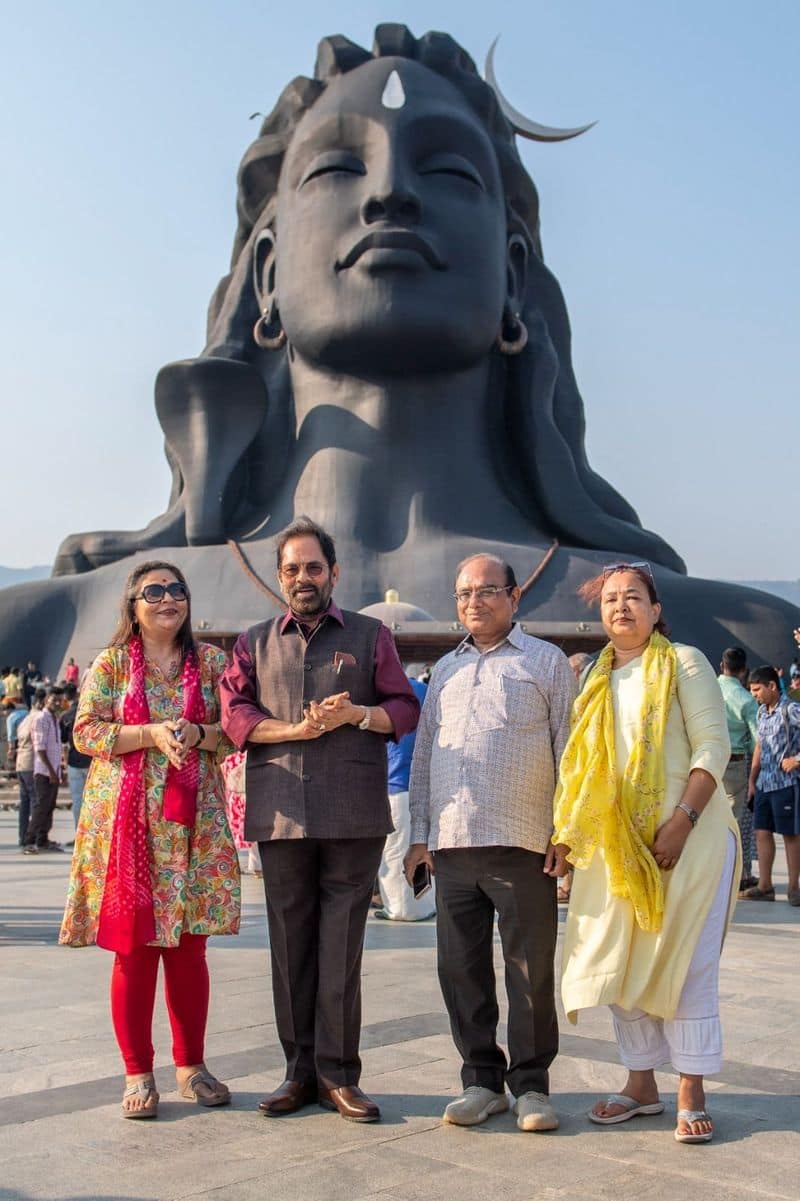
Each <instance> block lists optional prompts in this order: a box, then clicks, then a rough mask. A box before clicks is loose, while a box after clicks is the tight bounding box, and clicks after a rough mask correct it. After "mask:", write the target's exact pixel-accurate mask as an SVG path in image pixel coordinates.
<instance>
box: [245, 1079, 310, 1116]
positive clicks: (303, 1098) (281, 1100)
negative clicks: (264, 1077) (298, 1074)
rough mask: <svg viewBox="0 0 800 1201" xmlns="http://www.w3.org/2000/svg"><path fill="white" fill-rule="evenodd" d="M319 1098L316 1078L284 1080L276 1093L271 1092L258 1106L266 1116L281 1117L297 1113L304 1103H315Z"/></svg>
mask: <svg viewBox="0 0 800 1201" xmlns="http://www.w3.org/2000/svg"><path fill="white" fill-rule="evenodd" d="M317 1098H318V1091H317V1083H316V1081H315V1080H284V1082H283V1084H280V1085H278V1087H277V1088H276V1089H275V1092H274V1093H270V1094H269V1096H268V1097H265V1098H264V1100H263V1101H259V1103H258V1108H259V1110H260V1112H261V1113H263V1114H264V1116H265V1117H268V1118H280V1117H283V1115H284V1114H287V1113H296V1112H297V1110H298V1109H302V1108H303V1106H304V1105H313V1104H314V1103H315V1102H316V1101H317Z"/></svg>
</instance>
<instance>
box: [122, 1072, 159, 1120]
mask: <svg viewBox="0 0 800 1201" xmlns="http://www.w3.org/2000/svg"><path fill="white" fill-rule="evenodd" d="M137 1094H138V1095H139V1096H140V1097H141V1099H142V1107H141V1109H128V1108H127V1106H126V1105H125V1101H126V1099H127V1098H128V1097H135V1096H136V1095H137ZM158 1101H159V1097H158V1093H157V1092H156V1082H155V1080H154V1079H153V1077H152V1076H147V1077H145V1079H144V1080H137V1081H136V1083H135V1084H129V1085H128V1086H127V1088H126V1089H125V1092H124V1093H123V1094H122V1116H123V1118H157V1117H158Z"/></svg>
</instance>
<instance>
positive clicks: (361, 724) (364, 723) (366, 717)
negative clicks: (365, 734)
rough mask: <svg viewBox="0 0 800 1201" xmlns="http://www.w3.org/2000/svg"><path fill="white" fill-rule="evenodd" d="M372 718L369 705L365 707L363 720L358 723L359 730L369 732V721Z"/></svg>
mask: <svg viewBox="0 0 800 1201" xmlns="http://www.w3.org/2000/svg"><path fill="white" fill-rule="evenodd" d="M371 716H372V710H371V709H370V708H369V706H368V705H365V706H364V716H363V717H362V718H361V721H360V722H359V723H358V728H359V730H368V729H369V719H370V717H371Z"/></svg>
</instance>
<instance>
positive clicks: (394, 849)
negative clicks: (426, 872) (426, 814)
mask: <svg viewBox="0 0 800 1201" xmlns="http://www.w3.org/2000/svg"><path fill="white" fill-rule="evenodd" d="M389 808H390V809H391V811H392V823H393V825H394V831H393V833H391V834H390V835H389V837H388V838H387V839H386V846H385V847H384V850H383V858H382V859H381V866H380V868H379V869H378V887H379V888H380V891H381V900H382V901H383V908H384V909H385V910H386V915H387V917H390V918H393V919H394V921H397V922H420V921H422V920H423V919H424V918H426V917H433V915H434V913H435V912H436V900H435V896H434V893H435V885H434V887H433V888H432V889H431V891H430V892H426V894H425V896H424V897H420V898H419V900H417V899H416V897H415V896H414V891H413V889H411V888H409V886H408V884H406V878H405V876H404V875H403V856H404V855H405V853H406V851H407V850H408V839H409V836H410V834H411V814H410V812H409V808H408V793H407V792H390V793H389Z"/></svg>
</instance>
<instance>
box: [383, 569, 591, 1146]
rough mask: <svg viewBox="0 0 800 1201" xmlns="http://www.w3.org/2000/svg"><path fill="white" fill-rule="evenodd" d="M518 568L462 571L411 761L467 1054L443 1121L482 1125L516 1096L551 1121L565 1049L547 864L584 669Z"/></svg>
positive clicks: (420, 841) (409, 861)
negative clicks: (453, 626)
mask: <svg viewBox="0 0 800 1201" xmlns="http://www.w3.org/2000/svg"><path fill="white" fill-rule="evenodd" d="M520 595H521V592H520V589H519V587H518V586H517V582H516V579H515V577H514V572H513V570H512V568H511V567H510V566H509V565H508V564H507V563H504V562H503V561H502V560H501V559H498V558H496V557H495V556H494V555H477V556H474V557H472V558H470V559H466V560H465V561H464V562H463V563H461V564H460V566H459V568H458V570H457V572H456V582H455V600H456V605H457V610H458V619H459V621H460V622H461V623H462V624H463V625H464V626H465V627H466V629H467V630H468V635H467V637H466V638H465V639H464V641H463V642H462V643H461V644H460V645H459V646H458V647H456V649H455V650H454V651H451V653H450V654H448V655H446V656H445V657H444V658H443V659H441V660H440V661H439V662H438V663H437V664H436V667H435V668H434V670H433V674H432V676H431V681H430V686H429V689H428V694H427V696H426V698H425V704H424V707H423V710H422V717H421V719H420V724H419V727H418V729H417V742H416V747H415V749H414V760H413V763H412V767H411V781H410V790H409V791H410V798H409V799H410V809H411V845H410V846H409V849H408V852H407V854H406V858H405V869H406V877H407V879H408V880H409V882H411V879H412V877H413V874H414V870H415V868H416V867H417V866H418V865H419V864H420V863H427V864H428V865H429V867H430V868H431V870H432V871H435V873H436V890H437V891H436V901H437V941H438V965H439V982H440V984H441V988H442V993H443V996H444V1001H445V1004H446V1006H447V1010H448V1013H449V1015H450V1026H451V1030H452V1034H453V1039H454V1041H455V1044H456V1047H457V1048H458V1051H459V1053H460V1055H461V1058H462V1060H463V1066H462V1069H461V1082H462V1085H463V1087H464V1092H463V1093H462V1094H461V1096H460V1097H457V1098H456V1100H455V1101H451V1103H450V1104H449V1105H448V1106H447V1108H446V1109H445V1111H444V1120H445V1122H452V1123H454V1124H455V1125H458V1126H475V1125H478V1124H479V1123H480V1122H484V1121H485V1120H486V1119H487V1118H488V1117H489V1116H490V1114H493V1113H501V1112H503V1111H504V1110H507V1109H508V1107H509V1102H508V1098H507V1096H506V1092H505V1086H506V1084H507V1085H508V1088H509V1090H510V1092H511V1093H512V1095H513V1097H514V1098H515V1100H514V1110H515V1112H516V1115H517V1125H518V1126H519V1128H520V1129H521V1130H537V1131H540V1130H554V1129H556V1127H557V1126H558V1118H557V1116H556V1113H555V1111H554V1109H553V1107H552V1105H551V1104H550V1100H549V1078H548V1068H549V1067H550V1064H551V1063H552V1062H553V1059H554V1058H555V1056H556V1053H557V1051H558V1022H557V1019H556V1009H555V996H554V971H553V958H554V955H555V947H556V931H557V907H556V881H555V879H554V878H552V877H550V876H546V875H545V874H544V871H543V868H544V857H545V851H546V850H547V845H548V843H549V841H550V835H551V833H552V818H553V793H554V791H555V785H556V778H557V775H558V764H559V760H560V758H561V753H562V751H563V749H564V745H565V743H566V741H567V735H568V733H569V715H570V710H571V708H572V702H573V700H574V699H575V694H576V683H575V677H574V675H573V673H572V671H571V669H570V666H569V663H568V661H567V658H566V656H565V655H564V654H562V652H561V651H560V650H558V649H557V648H556V647H555V646H552V645H551V644H550V643H548V642H542V641H540V640H539V639H538V638H532V637H530V636H529V635H528V634H524V633H523V632H522V630H521V629H520V628H519V626H518V625H517V624H516V622H515V621H514V615H515V613H516V611H517V607H518V605H519V601H520ZM495 913H497V915H498V926H499V931H500V939H501V942H502V946H503V957H504V959H505V965H506V989H507V993H508V1062H507V1061H506V1057H505V1055H504V1053H503V1051H502V1050H501V1049H500V1047H499V1046H498V1045H497V1037H496V1036H497V1020H498V1008H497V990H496V982H495V973H494V965H493V958H492V946H493V936H494V915H495Z"/></svg>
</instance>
